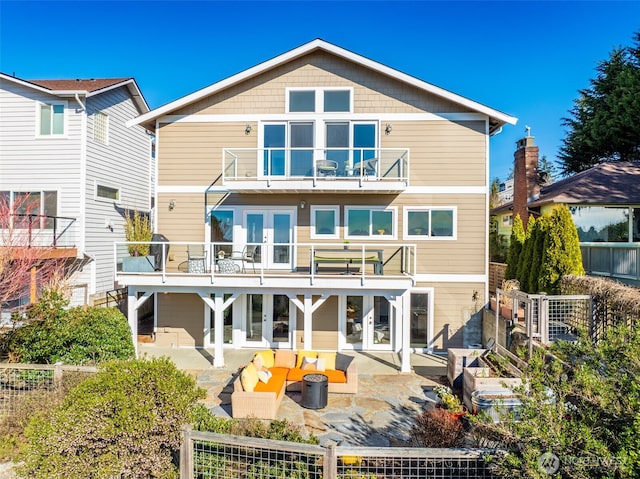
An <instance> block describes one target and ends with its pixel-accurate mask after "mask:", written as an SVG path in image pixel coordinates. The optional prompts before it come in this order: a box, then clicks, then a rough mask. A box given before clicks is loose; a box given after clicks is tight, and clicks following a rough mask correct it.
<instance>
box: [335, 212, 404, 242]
mask: <svg viewBox="0 0 640 479" xmlns="http://www.w3.org/2000/svg"><path fill="white" fill-rule="evenodd" d="M395 212H396V210H395V208H371V207H365V206H353V207H345V216H346V228H347V231H346V238H354V239H358V238H369V237H371V238H386V239H389V238H393V237H394V236H395Z"/></svg>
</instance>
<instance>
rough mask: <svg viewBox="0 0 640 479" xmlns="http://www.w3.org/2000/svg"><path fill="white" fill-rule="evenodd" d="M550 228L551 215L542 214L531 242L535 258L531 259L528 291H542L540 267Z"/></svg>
mask: <svg viewBox="0 0 640 479" xmlns="http://www.w3.org/2000/svg"><path fill="white" fill-rule="evenodd" d="M548 230H549V217H548V216H547V215H544V216H541V217H540V218H538V221H536V225H535V229H534V231H533V232H532V234H531V236H532V238H531V242H532V244H533V254H532V257H533V260H532V261H531V268H530V269H529V272H528V273H529V279H528V283H527V286H528V288H529V289H528V290H527V291H528V292H529V293H538V292H540V291H541V290H540V284H539V277H540V268H541V266H542V254H543V252H544V240H545V238H546V236H547V234H548Z"/></svg>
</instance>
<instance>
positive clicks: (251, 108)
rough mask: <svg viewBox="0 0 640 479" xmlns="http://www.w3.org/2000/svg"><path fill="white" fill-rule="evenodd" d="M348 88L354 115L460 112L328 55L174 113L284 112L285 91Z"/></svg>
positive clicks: (307, 59)
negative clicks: (290, 89)
mask: <svg viewBox="0 0 640 479" xmlns="http://www.w3.org/2000/svg"><path fill="white" fill-rule="evenodd" d="M323 86H324V87H333V86H338V87H339V86H345V87H353V88H354V110H355V112H356V113H417V112H434V113H438V112H440V113H441V112H464V111H469V110H468V109H465V108H464V107H463V106H461V105H458V104H455V103H453V102H450V101H447V100H443V99H442V98H439V97H437V96H435V95H427V94H425V93H424V91H422V90H420V89H418V88H416V87H413V86H411V85H407V84H405V83H402V82H400V81H398V80H395V79H393V78H389V77H386V76H384V75H381V74H380V73H377V72H374V71H371V70H369V69H367V68H365V67H362V66H358V65H353V64H351V63H350V62H348V61H346V60H342V59H339V58H336V57H334V56H333V55H330V54H328V53H312V54H310V55H307V56H305V57H303V58H299V59H297V60H294V61H292V62H290V63H288V64H287V65H283V66H280V67H278V68H276V69H274V70H271V71H268V72H265V73H263V74H261V75H259V76H257V77H254V78H251V79H249V80H246V81H245V82H243V83H242V84H240V85H236V86H233V87H231V88H228V89H227V90H225V91H223V92H220V93H218V94H216V95H212V96H211V97H208V98H205V99H203V100H201V101H199V102H197V103H194V104H193V105H189V106H187V107H185V108H183V109H182V110H180V111H177V112H175V114H178V115H192V114H242V113H251V114H260V113H284V112H285V91H286V88H287V87H323Z"/></svg>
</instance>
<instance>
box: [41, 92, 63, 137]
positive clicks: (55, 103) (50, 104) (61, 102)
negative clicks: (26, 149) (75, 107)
mask: <svg viewBox="0 0 640 479" xmlns="http://www.w3.org/2000/svg"><path fill="white" fill-rule="evenodd" d="M43 105H49V106H51V107H53V106H55V105H62V107H63V108H64V111H63V113H62V134H61V135H60V134H56V133H51V134H50V135H41V134H40V125H41V123H42V111H41V107H42V106H43ZM68 106H69V102H67V101H58V100H57V101H37V102H36V132H35V133H36V138H49V139H51V138H66V137H67V136H68V134H67V131H68V127H69V124H68V121H67V117H68V114H67V111H68Z"/></svg>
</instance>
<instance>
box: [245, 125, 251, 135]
mask: <svg viewBox="0 0 640 479" xmlns="http://www.w3.org/2000/svg"><path fill="white" fill-rule="evenodd" d="M252 129H253V128H252V127H251V125H250V124H249V123H247V126H245V127H244V134H245V135H248V134H250V133H251V130H252Z"/></svg>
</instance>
